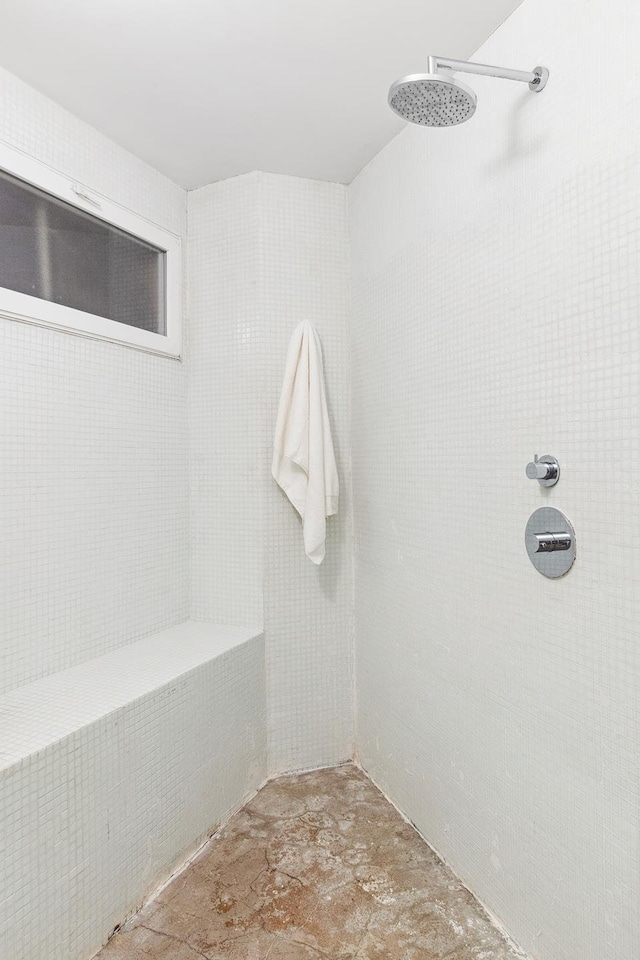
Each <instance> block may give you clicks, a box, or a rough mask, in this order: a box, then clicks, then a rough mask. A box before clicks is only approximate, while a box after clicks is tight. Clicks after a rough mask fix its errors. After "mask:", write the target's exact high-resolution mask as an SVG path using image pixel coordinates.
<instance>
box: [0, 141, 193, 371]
mask: <svg viewBox="0 0 640 960" xmlns="http://www.w3.org/2000/svg"><path fill="white" fill-rule="evenodd" d="M0 315H2V316H8V317H13V318H15V319H19V320H26V321H28V322H33V323H42V324H47V325H52V326H55V327H57V328H58V329H63V330H71V331H74V332H76V333H83V334H85V335H87V336H91V337H98V338H100V339H108V340H114V341H118V342H121V343H127V344H130V345H133V346H137V347H140V348H143V349H148V350H152V351H155V352H157V353H163V354H167V355H169V356H174V357H177V356H179V355H180V240H179V238H178V237H175V236H174V235H173V234H170V233H168V232H167V231H165V230H162V229H160V228H159V227H157V226H155V225H154V224H151V223H149V222H148V221H145V220H143V219H142V217H138V216H136V215H135V214H133V213H131V212H130V211H128V210H125V209H124V208H122V207H119V206H118V205H117V204H115V203H112V202H110V201H108V200H106V199H104V198H103V197H101V196H98V195H94V194H93V193H92V192H90V191H88V190H86V189H85V188H84V187H81V186H79V185H78V184H74V183H72V182H71V181H69V180H67V179H66V177H64V176H62V175H61V174H58V173H56V172H55V171H53V170H51V169H50V168H48V167H46V166H44V165H43V164H40V163H39V162H38V161H35V160H33V159H31V158H29V157H27V156H25V155H23V154H21V153H19V152H18V151H14V150H11V149H10V148H8V147H4V146H2V147H0Z"/></svg>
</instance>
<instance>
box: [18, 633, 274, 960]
mask: <svg viewBox="0 0 640 960" xmlns="http://www.w3.org/2000/svg"><path fill="white" fill-rule="evenodd" d="M206 631H207V625H204V624H203V625H202V626H200V625H184V626H182V627H178V628H176V630H175V634H176V635H175V638H173V637H171V636H166V637H158V638H157V641H158V643H159V644H160V650H162V651H163V652H164V653H163V659H162V661H161V662H155V663H154V661H153V656H154V653H153V650H149V649H148V647H149V644H148V643H146V642H145V641H141V643H139V644H134V645H131V646H130V647H128V648H126V649H125V648H121V649H119V650H116V651H112V652H111V653H110V654H108V655H107V656H106V657H104V658H103V660H105V661H106V663H105V664H101V663H100V661H97V662H96V663H95V664H94V663H88V664H86V666H81V667H78V668H75V670H74V671H71V672H72V673H73V674H74V681H75V682H74V684H73V689H74V694H73V696H74V698H77V700H76V704H77V702H79V703H80V706H79V707H78V706H77V705H76V707H75V713H76V714H78V715H81V714H83V715H86V714H87V713H91V712H94V714H95V716H96V717H97V719H94V720H93V721H92V722H90V723H86V722H85V723H83V725H82V726H81V727H80V728H79V729H77V730H76V731H75V732H73V733H68V732H67V733H65V734H64V735H62V736H61V737H59V738H56V737H55V736H54V737H52V738H51V741H50V743H49V745H48V746H46V747H42V748H40V749H38V750H37V751H36V752H34V753H31V754H30V755H29V756H25V758H24V759H23V760H22V761H21V762H20V761H17V762H13V763H10V764H6V763H3V758H2V757H0V767H2V768H4V769H2V775H1V776H0V827H1V829H0V862H1V863H2V870H1V871H0V957H2V960H87V958H89V957H91V956H93V955H94V953H95V952H96V951H97V950H98V949H99V947H100V946H101V945H102V944H103V943H104V942H106V939H107V937H108V936H109V934H110V933H111V931H112V930H113V929H114V927H115V926H116V925H117V924H119V923H121V922H122V921H123V920H124V919H125V918H126V917H127V915H129V914H130V913H132V912H133V911H134V910H135V909H136V908H137V907H138V906H139V905H140V904H141V903H142V901H143V900H144V898H145V897H146V896H147V895H149V894H150V893H151V892H152V891H153V890H154V888H155V887H156V886H157V885H158V884H159V883H161V882H162V881H164V880H165V879H166V878H167V876H168V874H169V871H170V868H171V866H172V865H173V864H176V863H177V864H180V863H182V862H183V861H184V858H185V856H186V855H187V854H189V853H193V852H194V851H195V849H196V847H197V845H198V843H199V842H200V841H202V840H203V839H205V838H206V836H207V834H208V833H210V832H212V831H213V830H214V829H215V828H216V827H217V826H218V825H219V824H220V823H221V822H223V821H224V820H225V819H226V818H227V817H228V816H229V815H230V814H231V813H232V812H234V810H236V809H237V808H238V807H239V806H241V805H242V803H243V802H244V801H245V800H246V799H247V798H248V797H249V796H251V795H252V794H253V793H254V792H255V791H256V789H258V787H259V786H261V784H262V783H263V781H264V779H265V775H266V766H265V757H266V736H265V731H266V719H265V677H264V641H263V639H262V637H261V636H260V635H257V636H255V637H254V638H252V639H248V640H246V641H245V642H243V643H240V644H239V645H237V646H235V647H233V648H232V649H226V650H224V649H221V650H220V651H216V646H218V647H221V648H223V647H224V646H225V644H224V643H222V642H219V641H216V640H215V639H214V640H212V641H211V642H210V643H209V642H208V641H207V638H206ZM168 633H169V634H170V633H171V631H168ZM215 633H216V631H215V628H214V630H213V634H214V635H215ZM217 633H218V634H219V635H220V637H221V639H223V632H222V631H217ZM155 640H156V638H154V641H155ZM207 646H210V647H211V654H210V656H211V658H210V659H206V657H207V656H208V654H207V653H206V647H207ZM138 648H142V649H141V651H139V649H138ZM183 649H184V651H185V652H184V654H183V653H182V650H183ZM199 649H201V650H202V654H201V655H200V654H199V653H198V650H199ZM181 658H182V659H183V660H184V664H181ZM198 660H200V661H202V662H199V663H197V665H196V666H193V664H192V663H191V664H190V661H194V662H195V661H198ZM129 668H135V671H136V676H135V677H132V678H131V679H130V680H129V681H128V683H129V685H133V686H134V687H135V688H136V696H135V698H134V699H131V700H130V701H129V702H128V703H126V704H125V705H123V704H122V700H121V697H120V696H119V694H118V687H117V685H114V681H115V682H116V684H117V675H118V671H119V672H120V673H122V672H126V671H127V670H128V669H129ZM172 671H174V675H173V676H172V677H171V679H170V680H169V681H168V682H167V681H166V677H167V676H169V674H170V673H171V672H172ZM162 676H164V677H165V681H164V682H160V683H158V682H157V681H155V680H154V678H156V677H157V678H159V677H162ZM101 677H102V678H105V681H106V682H105V686H104V687H102V688H101V690H100V696H99V697H98V701H97V702H98V706H97V708H96V707H95V705H94V707H93V708H92V707H91V704H90V702H89V700H90V697H91V692H92V690H94V691H95V687H96V684H100V680H101ZM68 686H69V684H68V682H67V680H66V678H65V674H64V673H59V674H58V675H57V676H54V677H51V678H47V679H46V680H44V681H40V683H39V684H38V683H36V684H34V687H37V688H38V690H39V691H40V690H41V691H42V695H43V698H44V699H45V700H46V698H47V696H51V695H52V694H53V693H54V692H55V691H56V690H57V691H58V693H59V694H64V691H65V688H68ZM145 687H146V689H143V688H145ZM25 691H26V692H24V695H23V691H16V694H15V696H14V695H10V696H9V697H7V698H6V699H7V702H8V701H10V700H11V699H13V701H14V707H15V706H16V705H19V704H20V703H22V705H23V707H24V709H25V716H24V719H25V728H26V730H27V731H28V733H29V732H30V734H31V737H32V739H35V742H37V740H38V738H39V736H40V734H39V728H40V727H42V717H38V716H36V711H37V710H38V706H37V703H35V705H34V697H33V696H31V691H30V688H25ZM110 699H111V701H113V702H110ZM29 704H31V706H29ZM53 712H54V714H55V715H56V718H57V720H58V722H59V724H60V726H64V718H63V717H62V716H61V711H60V706H59V700H58V701H57V702H56V703H55V705H54V707H53ZM71 712H72V714H73V712H74V711H73V708H72V711H71ZM29 728H30V731H29ZM28 733H27V736H28ZM4 746H5V748H7V747H9V749H10V746H11V745H10V744H9V745H7V744H5V745H4Z"/></svg>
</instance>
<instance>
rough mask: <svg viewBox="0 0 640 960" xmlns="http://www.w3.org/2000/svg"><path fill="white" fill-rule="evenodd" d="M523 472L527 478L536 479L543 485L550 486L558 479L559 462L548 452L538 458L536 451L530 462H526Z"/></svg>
mask: <svg viewBox="0 0 640 960" xmlns="http://www.w3.org/2000/svg"><path fill="white" fill-rule="evenodd" d="M525 472H526V474H527V476H528V478H529V480H537V481H538V483H540V484H541V485H542V486H543V487H552V486H553V485H554V484H555V483H557V482H558V480H559V479H560V464H559V463H558V461H557V460H556V458H555V457H550V456H549V455H548V454H545V455H544V456H543V457H540V459H538V454H537V453H536V454H534V457H533V460H532V461H531V463H528V464H527V468H526V471H525Z"/></svg>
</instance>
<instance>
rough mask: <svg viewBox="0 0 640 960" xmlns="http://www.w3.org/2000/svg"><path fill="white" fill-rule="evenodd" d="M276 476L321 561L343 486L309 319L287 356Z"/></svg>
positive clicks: (310, 552) (308, 546)
mask: <svg viewBox="0 0 640 960" xmlns="http://www.w3.org/2000/svg"><path fill="white" fill-rule="evenodd" d="M271 472H272V473H273V476H274V479H275V480H276V482H277V483H278V484H279V485H280V486H281V487H282V489H283V490H284V492H285V493H286V495H287V496H288V497H289V500H290V501H291V503H292V504H293V505H294V507H295V508H296V510H297V511H298V513H299V514H300V516H301V517H302V533H303V539H304V549H305V553H306V554H307V556H308V557H309V559H310V560H312V561H313V562H314V563H322V561H323V560H324V553H325V546H324V545H325V539H326V527H327V524H326V518H327V517H330V516H332V515H333V514H334V513H337V512H338V493H339V486H338V472H337V470H336V460H335V456H334V452H333V442H332V440H331V428H330V426H329V415H328V412H327V398H326V394H325V389H324V373H323V370H322V348H321V346H320V340H319V338H318V334H317V332H316V330H315V329H314V327H313V326H312V325H311V324H310V323H309V321H308V320H303V322H302V323H300V324H299V325H298V326H297V327H296V329H295V330H294V332H293V336H292V337H291V342H290V344H289V350H288V352H287V365H286V369H285V374H284V383H283V384H282V393H281V394H280V405H279V407H278V419H277V421H276V435H275V439H274V442H273V464H272V467H271Z"/></svg>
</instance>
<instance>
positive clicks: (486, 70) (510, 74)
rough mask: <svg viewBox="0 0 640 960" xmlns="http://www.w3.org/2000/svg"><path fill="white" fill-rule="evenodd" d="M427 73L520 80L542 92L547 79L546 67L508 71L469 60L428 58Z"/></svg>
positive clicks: (504, 68)
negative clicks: (449, 71)
mask: <svg viewBox="0 0 640 960" xmlns="http://www.w3.org/2000/svg"><path fill="white" fill-rule="evenodd" d="M428 63H429V66H428V68H427V69H428V71H429V73H437V72H438V70H453V71H455V72H456V73H475V74H477V75H479V76H485V77H500V78H501V79H502V80H520V81H521V82H522V83H528V84H529V89H530V90H535V91H538V90H542V89H543V88H544V86H545V84H546V82H547V79H548V77H549V71H548V70H547V68H546V67H534V69H533V70H510V69H509V68H508V67H493V66H490V65H489V64H486V63H473V62H471V61H470V60H451V59H450V58H449V57H429V58H428Z"/></svg>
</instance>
